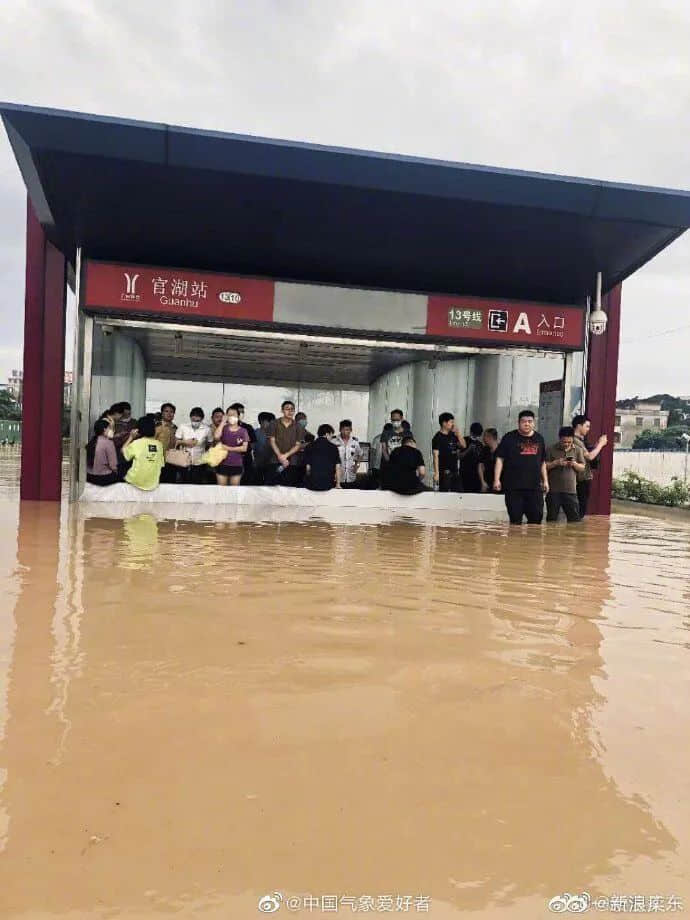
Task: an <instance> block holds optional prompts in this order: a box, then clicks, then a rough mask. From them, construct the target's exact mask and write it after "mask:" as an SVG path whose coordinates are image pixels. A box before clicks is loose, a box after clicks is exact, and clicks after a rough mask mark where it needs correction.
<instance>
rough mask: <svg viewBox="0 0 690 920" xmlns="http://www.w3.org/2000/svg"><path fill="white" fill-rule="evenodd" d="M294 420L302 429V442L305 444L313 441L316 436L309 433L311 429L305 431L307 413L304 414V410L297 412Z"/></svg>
mask: <svg viewBox="0 0 690 920" xmlns="http://www.w3.org/2000/svg"><path fill="white" fill-rule="evenodd" d="M295 421H296V422H297V424H298V425H299V426H300V428H301V429H302V430H303V431H304V443H305V444H311V443H312V442H313V441H315V440H316V438H315V437H314V435H313V434H312V433H311V431H307V414H306V412H298V413H297V415H296V416H295Z"/></svg>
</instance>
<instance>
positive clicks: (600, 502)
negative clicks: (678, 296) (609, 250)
mask: <svg viewBox="0 0 690 920" xmlns="http://www.w3.org/2000/svg"><path fill="white" fill-rule="evenodd" d="M602 299H603V309H604V310H605V311H606V314H607V316H608V323H607V325H606V332H605V333H604V334H603V335H592V336H590V340H589V360H588V364H587V406H586V409H585V412H586V414H587V415H588V416H589V418H590V419H591V422H592V428H591V432H590V440H591V442H592V443H593V442H594V441H596V439H597V438H598V437H599V435H600V434H605V435H607V436H608V439H609V443H608V446H607V447H605V448H604V450H602V452H601V453H600V454H599V469H598V470H596V471H595V473H594V482H593V483H592V492H591V496H590V500H589V506H588V514H610V513H611V482H612V479H613V428H614V424H615V420H616V384H617V381H618V345H619V339H620V320H621V285H620V284H619V285H618V286H617V287H615V288H614V289H613V290H612V291H610V292H609V293H608V294H607V295H606V296H605V297H604V298H602Z"/></svg>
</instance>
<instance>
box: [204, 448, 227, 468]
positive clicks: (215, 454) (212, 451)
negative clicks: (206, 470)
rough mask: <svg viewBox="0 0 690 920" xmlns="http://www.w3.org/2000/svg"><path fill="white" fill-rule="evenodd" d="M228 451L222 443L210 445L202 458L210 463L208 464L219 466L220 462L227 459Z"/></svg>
mask: <svg viewBox="0 0 690 920" xmlns="http://www.w3.org/2000/svg"><path fill="white" fill-rule="evenodd" d="M227 455H228V452H227V450H225V448H224V447H222V446H221V445H220V444H214V445H213V447H209V449H208V450H207V451H206V453H205V454H204V455H203V457H202V458H201V462H202V463H206V464H208V466H218V465H219V464H220V463H222V462H223V460H225V458H226V457H227Z"/></svg>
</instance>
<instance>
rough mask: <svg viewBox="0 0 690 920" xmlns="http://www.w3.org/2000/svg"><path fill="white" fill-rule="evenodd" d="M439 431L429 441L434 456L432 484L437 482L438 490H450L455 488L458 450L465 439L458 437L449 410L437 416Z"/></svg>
mask: <svg viewBox="0 0 690 920" xmlns="http://www.w3.org/2000/svg"><path fill="white" fill-rule="evenodd" d="M438 424H439V429H440V430H439V431H437V432H436V434H435V435H434V437H433V439H432V441H431V451H432V454H433V458H434V485H437V484H438V488H439V491H440V492H450V491H452V490H453V488H457V481H458V450H459V448H461V447H462V448H463V449H464V448H465V446H466V444H465V439H464V438H463V436H462V435H460V437H458V434H457V432H456V429H455V418H454V417H453V415H452V414H451V413H450V412H442V413H441V414H440V415H439V417H438Z"/></svg>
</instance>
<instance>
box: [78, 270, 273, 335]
mask: <svg viewBox="0 0 690 920" xmlns="http://www.w3.org/2000/svg"><path fill="white" fill-rule="evenodd" d="M85 288H86V290H85V296H84V307H85V308H86V309H112V310H118V311H126V312H131V313H155V314H166V315H169V316H174V317H175V318H180V317H184V318H195V317H200V318H211V319H226V318H227V319H240V320H256V321H259V322H269V323H270V322H272V321H273V301H274V284H273V282H272V281H266V280H264V279H258V278H242V277H238V276H237V275H221V274H216V273H215V272H196V271H189V270H187V269H175V268H149V267H147V266H143V265H120V264H114V263H110V262H92V261H89V262H87V264H86V282H85Z"/></svg>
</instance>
